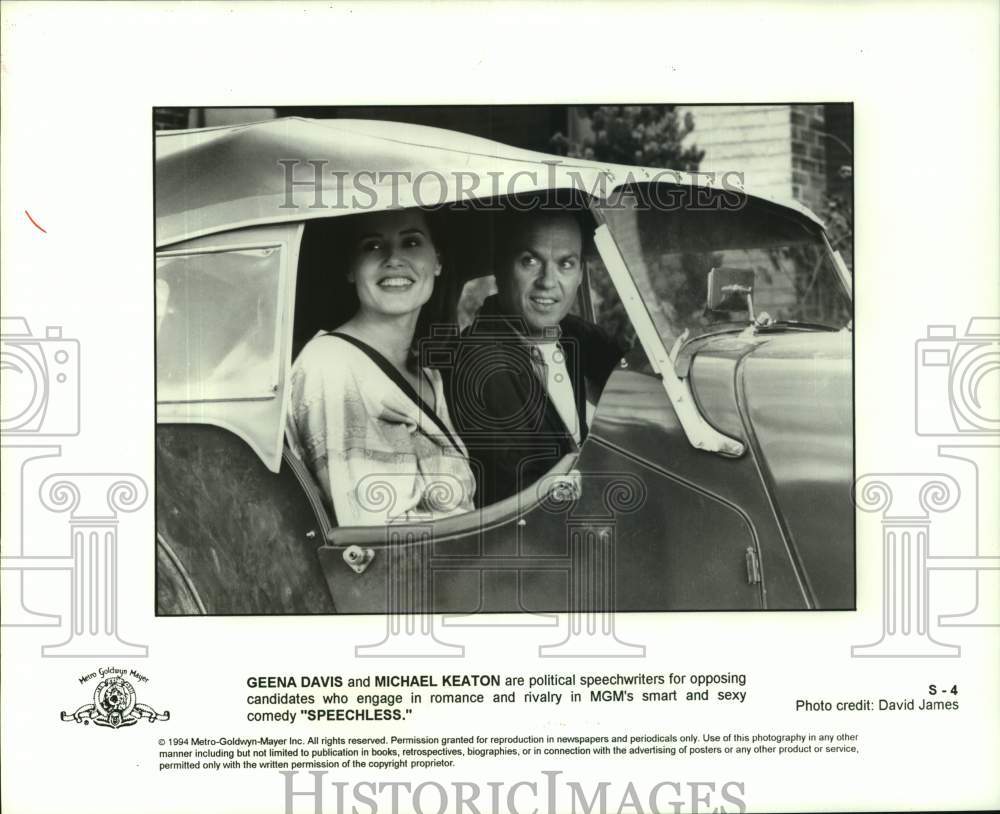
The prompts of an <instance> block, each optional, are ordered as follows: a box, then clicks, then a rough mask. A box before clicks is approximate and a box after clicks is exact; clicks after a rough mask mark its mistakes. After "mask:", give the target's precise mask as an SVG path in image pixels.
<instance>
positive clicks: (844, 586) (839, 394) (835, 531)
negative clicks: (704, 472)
mask: <svg viewBox="0 0 1000 814" xmlns="http://www.w3.org/2000/svg"><path fill="white" fill-rule="evenodd" d="M851 362H852V334H851V333H850V332H849V331H839V332H812V331H809V332H805V331H790V332H784V333H776V334H762V333H758V334H757V335H755V336H748V335H747V336H745V335H743V334H740V335H725V336H720V337H713V338H710V339H708V340H706V341H704V342H703V343H702V344H700V347H699V348H698V349H697V351H695V353H694V357H693V359H692V362H691V366H690V370H689V378H690V382H691V389H692V391H693V393H694V395H695V399H696V400H697V402H698V407H699V409H700V410H701V412H702V414H703V415H704V416H705V418H706V419H707V420H708V421H709V422H710V423H711V424H713V425H714V426H715V427H716V428H717V429H718V430H720V431H721V432H724V433H726V434H727V435H730V436H732V437H735V438H739V439H740V440H742V441H744V443H745V444H746V446H747V450H748V454H750V455H752V456H753V457H754V459H755V462H756V464H757V470H758V472H759V473H760V476H761V478H762V480H763V482H764V485H765V487H766V488H767V490H768V493H769V496H770V498H771V502H772V506H773V508H774V510H775V513H776V514H777V515H778V516H779V518H780V522H781V525H782V531H783V534H784V535H785V539H786V544H787V545H788V548H789V554H790V555H791V557H792V559H793V561H794V562H796V564H797V565H799V566H800V573H801V574H802V576H803V579H804V581H805V582H806V583H807V586H808V588H809V590H810V592H811V593H812V596H813V599H814V600H815V602H816V603H817V604H818V605H820V606H834V607H845V606H851V605H852V604H853V597H852V596H847V597H845V596H842V595H841V594H842V593H843V592H844V591H848V590H852V589H851V588H850V583H845V582H844V581H843V580H839V581H835V580H834V579H833V575H835V574H843V573H844V568H851V569H853V567H854V523H853V517H854V513H853V511H850V509H849V507H850V506H851V505H852V504H851V484H852V482H853V474H854V445H853V437H854V434H853V377H852V364H851ZM765 567H766V564H765ZM806 575H808V578H806Z"/></svg>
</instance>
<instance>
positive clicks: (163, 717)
mask: <svg viewBox="0 0 1000 814" xmlns="http://www.w3.org/2000/svg"><path fill="white" fill-rule="evenodd" d="M60 717H61V718H62V720H64V721H76V722H77V723H84V724H89V723H90V722H91V721H93V722H94V723H95V724H97V725H98V726H110V727H111V728H112V729H118V728H119V727H122V726H132V725H133V724H135V723H137V722H138V721H141V720H142V719H143V718H146V719H147V720H149V721H150V722H153V721H169V720H170V713H169V712H162V713H158V712H157V711H156V710H154V709H153V708H152V707H150V706H147V705H146V704H138V703H136V700H135V688H134V687H133V686H132V685H131V684H129V683H128V682H127V681H126V680H125V679H124V678H121V677H119V676H114V677H112V678H106V679H104V680H103V681H101V682H100V683H99V684H98V685H97V686H96V687H95V688H94V703H93V704H85V705H84V706H82V707H80V708H79V709H78V710H77V711H76V712H62V713H60Z"/></svg>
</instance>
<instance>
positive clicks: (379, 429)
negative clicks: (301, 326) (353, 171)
mask: <svg viewBox="0 0 1000 814" xmlns="http://www.w3.org/2000/svg"><path fill="white" fill-rule="evenodd" d="M347 234H348V235H349V237H348V239H347V241H346V244H345V245H346V248H347V257H346V258H345V264H344V265H345V266H346V278H347V281H348V282H349V283H350V284H351V285H352V286H353V288H354V290H355V293H356V294H357V300H358V308H357V311H356V313H355V314H354V315H353V316H352V317H351V318H350V319H348V320H347V321H346V322H344V323H343V324H341V325H340V326H339V327H337V329H336V330H335V331H321V332H320V333H319V334H317V335H316V336H315V337H314V338H313V339H312V340H311V341H310V342H309V343H308V344H307V345H306V346H305V348H303V350H302V353H301V354H300V355H299V357H298V359H297V360H296V362H295V366H294V367H293V369H292V388H291V406H290V409H289V414H288V424H287V435H288V441H289V446H290V447H291V448H292V451H293V452H294V453H295V454H297V455H298V456H299V457H300V458H302V459H303V460H304V461H305V462H306V464H307V465H308V466H309V468H310V469H311V470H312V472H313V474H314V475H315V476H316V478H317V480H318V481H319V484H320V486H321V488H322V491H323V493H324V497H325V499H326V502H327V508H328V510H330V511H331V512H332V513H333V514H334V516H335V517H336V518H337V521H338V522H339V523H340V524H341V525H380V524H383V523H386V522H388V521H390V520H398V519H408V520H415V519H425V520H433V519H437V518H440V517H447V516H449V515H452V514H460V513H462V512H465V511H469V510H471V509H472V496H473V493H474V491H475V484H474V480H473V478H472V473H471V471H470V469H469V464H468V454H467V452H466V449H465V446H464V445H463V444H462V442H461V440H460V439H459V437H458V435H457V433H456V432H455V431H454V428H453V427H452V424H451V418H450V416H449V415H448V407H447V404H446V402H445V399H444V392H443V388H442V384H441V376H440V374H439V373H438V372H437V371H435V370H432V369H430V368H421V367H419V366H418V365H417V364H416V361H415V357H414V355H413V353H412V345H413V337H414V332H415V330H416V327H417V322H418V319H419V316H420V311H421V309H422V308H423V307H424V306H425V305H426V304H427V302H428V300H430V298H431V295H432V293H433V291H434V281H435V278H436V277H437V276H438V275H440V274H441V260H440V255H439V254H438V251H437V248H436V246H435V243H434V240H433V238H432V236H431V233H430V228H429V226H428V224H427V219H426V218H425V216H424V215H423V214H422V213H421V212H420V211H419V210H393V211H388V212H380V213H377V214H372V215H367V216H362V217H357V218H352V219H351V220H350V228H349V230H348V233H347ZM336 266H337V264H336V263H335V262H331V263H330V272H329V273H331V274H336V273H337V269H336Z"/></svg>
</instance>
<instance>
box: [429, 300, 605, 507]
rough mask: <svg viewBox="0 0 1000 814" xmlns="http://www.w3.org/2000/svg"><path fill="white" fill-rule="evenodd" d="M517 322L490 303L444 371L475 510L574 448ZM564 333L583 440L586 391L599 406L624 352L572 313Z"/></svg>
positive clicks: (562, 342)
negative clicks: (599, 398)
mask: <svg viewBox="0 0 1000 814" xmlns="http://www.w3.org/2000/svg"><path fill="white" fill-rule="evenodd" d="M519 322H520V320H519V319H518V318H517V317H511V316H507V315H504V314H502V313H500V309H499V303H498V299H497V297H496V296H492V297H489V298H487V299H486V301H485V302H484V303H483V307H482V308H481V309H480V311H479V313H478V314H477V316H476V319H475V320H474V322H473V323H472V325H470V326H469V327H468V328H467V329H466V330H465V331H464V332H463V333H462V336H461V338H460V339H459V341H458V342H457V345H456V352H455V354H454V357H453V362H452V364H451V365H449V366H448V369H446V370H442V373H443V375H444V380H445V392H446V394H447V399H448V410H449V412H450V413H451V418H452V421H453V422H454V424H455V428H456V429H457V430H458V432H459V434H460V435H461V436H462V440H463V441H464V442H465V445H466V446H467V447H468V450H469V457H470V461H471V464H472V469H473V472H474V473H475V476H476V483H477V489H476V504H477V505H478V506H486V505H489V504H491V503H495V502H496V501H498V500H503V499H504V498H506V497H509V496H510V495H513V494H515V493H516V492H519V491H520V490H521V489H524V488H526V487H527V486H529V485H530V484H532V483H534V482H535V481H536V480H537V479H538V478H540V477H541V476H542V475H544V474H545V473H546V472H547V471H548V470H549V469H551V468H552V467H553V466H554V465H555V464H556V463H557V462H558V461H559V459H560V458H562V457H563V456H564V455H566V454H567V453H570V452H573V451H575V450H576V448H577V447H576V443H575V442H574V440H573V436H572V434H571V433H570V432H569V430H568V429H567V427H566V424H565V423H564V422H563V420H562V418H561V417H560V415H559V412H558V411H557V410H556V408H555V405H554V404H553V403H552V402H551V401H550V400H549V398H548V396H547V395H546V393H545V385H544V383H543V382H542V380H541V379H540V377H539V376H538V374H537V373H536V372H535V368H534V366H533V364H532V360H531V346H530V345H529V344H527V343H526V342H525V341H524V340H523V338H522V334H521V333H520V332H519V331H518V327H519ZM559 328H560V332H561V333H560V337H559V344H560V347H561V348H562V350H563V353H564V355H565V359H566V370H567V372H568V373H569V377H570V381H571V382H572V385H573V394H574V396H575V397H576V408H577V415H578V416H579V417H580V419H581V440H582V439H583V438H585V437H586V433H587V426H586V416H587V409H586V397H587V392H588V390H589V392H590V393H591V396H592V398H593V399H595V400H596V397H597V395H598V394H599V393H600V392H601V390H602V389H603V387H604V384H605V383H606V382H607V380H608V376H610V375H611V371H612V370H613V369H614V368H615V366H616V365H617V364H618V361H619V360H620V359H621V357H622V354H623V348H622V347H620V346H619V345H618V344H617V343H615V342H614V341H613V340H612V339H610V338H609V337H608V336H607V334H605V333H604V331H602V330H601V329H600V328H599V327H597V326H596V325H593V324H591V323H589V322H587V321H585V320H583V319H580V318H579V317H576V316H573V315H572V314H571V315H568V316H566V317H565V318H564V319H563V320H562V322H560V323H559Z"/></svg>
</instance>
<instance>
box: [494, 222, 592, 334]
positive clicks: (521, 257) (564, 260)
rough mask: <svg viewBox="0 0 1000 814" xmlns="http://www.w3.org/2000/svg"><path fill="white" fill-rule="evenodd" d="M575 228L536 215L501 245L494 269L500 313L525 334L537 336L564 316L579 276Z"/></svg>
mask: <svg viewBox="0 0 1000 814" xmlns="http://www.w3.org/2000/svg"><path fill="white" fill-rule="evenodd" d="M582 248H583V240H582V238H581V235H580V227H579V226H578V225H577V223H576V221H575V220H574V219H573V217H572V216H571V215H567V214H547V213H540V214H538V215H537V216H533V217H525V222H524V225H523V226H522V227H521V228H519V229H517V231H516V232H515V233H514V234H513V235H512V236H511V238H510V240H509V241H508V242H507V245H506V251H505V252H504V255H503V258H502V259H501V260H500V264H499V265H498V267H497V269H496V280H497V293H498V295H499V297H500V303H501V305H502V306H503V310H504V312H505V313H507V314H510V315H512V316H519V317H522V318H523V320H524V322H525V323H526V326H527V330H528V333H529V334H531V335H536V336H539V335H543V334H544V332H545V329H546V328H553V327H555V326H556V325H558V324H559V322H560V321H561V320H562V319H563V317H565V316H566V314H567V313H569V310H570V308H572V307H573V302H574V300H575V299H576V290H577V288H579V286H580V279H581V277H582V274H583V271H582V266H581V260H580V253H581V251H582Z"/></svg>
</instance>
